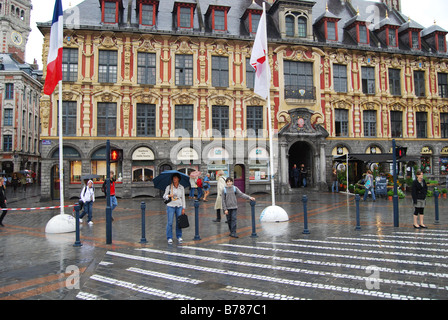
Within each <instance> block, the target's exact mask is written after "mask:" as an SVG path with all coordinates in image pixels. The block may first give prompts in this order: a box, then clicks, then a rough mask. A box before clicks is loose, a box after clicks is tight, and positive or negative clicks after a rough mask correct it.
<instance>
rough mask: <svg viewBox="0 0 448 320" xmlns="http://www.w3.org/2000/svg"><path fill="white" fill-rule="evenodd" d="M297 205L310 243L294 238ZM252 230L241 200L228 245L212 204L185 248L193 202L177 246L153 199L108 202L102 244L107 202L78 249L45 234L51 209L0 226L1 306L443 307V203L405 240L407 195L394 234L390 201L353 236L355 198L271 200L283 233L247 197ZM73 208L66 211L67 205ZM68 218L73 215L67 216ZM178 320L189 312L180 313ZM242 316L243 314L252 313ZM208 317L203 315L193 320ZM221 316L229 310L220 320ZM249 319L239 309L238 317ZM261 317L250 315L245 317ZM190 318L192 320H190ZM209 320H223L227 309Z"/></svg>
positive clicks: (30, 198)
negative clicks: (375, 302) (281, 217)
mask: <svg viewBox="0 0 448 320" xmlns="http://www.w3.org/2000/svg"><path fill="white" fill-rule="evenodd" d="M27 192H28V194H26V195H22V194H20V195H18V196H16V197H12V196H10V197H9V199H10V201H9V206H10V207H21V208H23V207H46V206H57V205H59V202H58V201H51V202H45V203H43V202H39V195H38V190H37V188H36V189H35V190H34V193H33V192H32V189H30V190H28V191H27ZM304 194H305V195H307V197H308V202H307V213H308V230H309V234H304V233H303V231H304V206H303V202H302V196H303V195H304ZM255 198H256V200H257V202H256V206H255V216H256V220H255V222H256V229H255V233H256V234H254V230H253V228H252V219H251V206H250V204H249V202H246V201H243V200H239V203H238V205H239V209H238V220H237V227H238V229H237V234H238V236H239V238H237V239H235V238H231V237H229V230H228V226H227V224H226V223H225V222H224V220H222V221H221V222H220V223H216V222H213V221H212V220H213V219H214V218H215V211H214V209H213V207H214V200H215V198H214V197H212V198H210V201H209V202H200V207H199V224H198V235H199V237H200V240H194V238H195V236H196V232H195V219H194V206H193V201H191V200H190V201H189V202H188V208H187V214H188V215H189V219H190V227H189V228H187V229H184V230H183V243H182V244H179V243H178V242H177V241H176V239H174V243H173V244H172V245H169V244H168V243H167V241H166V236H165V229H166V213H165V205H164V204H163V202H162V200H161V199H159V198H137V199H126V200H124V199H118V203H119V205H118V207H117V208H116V209H115V210H114V213H113V216H114V222H113V228H112V244H106V219H105V199H104V198H103V199H101V198H100V199H97V201H96V202H95V204H94V208H93V210H94V211H93V212H94V214H93V225H88V224H87V223H86V220H87V219H86V217H85V218H84V222H83V223H82V224H81V232H80V240H81V243H82V246H80V247H74V246H73V245H74V243H75V233H66V234H46V233H45V226H46V224H47V222H48V221H49V220H50V219H51V217H53V216H54V215H57V214H59V210H58V209H56V210H55V209H53V210H34V211H12V212H9V213H8V215H7V216H6V218H5V220H4V222H3V223H4V225H5V227H4V228H1V227H0V259H1V266H0V300H147V299H150V300H152V299H155V300H190V299H191V300H208V301H212V300H213V301H236V300H241V301H248V300H249V301H251V302H253V303H257V301H258V300H264V301H275V300H309V299H312V300H335V299H338V300H339V299H344V300H370V299H398V300H414V299H416V300H421V299H423V300H426V299H438V300H439V299H443V300H445V299H447V298H448V271H447V270H448V268H447V266H448V217H447V212H448V200H447V199H443V198H440V199H439V200H438V205H439V223H437V224H436V223H435V221H434V220H435V201H434V198H429V199H428V206H427V208H426V209H425V224H426V225H427V226H428V229H414V227H413V225H412V212H413V208H412V201H411V198H410V195H408V196H407V197H406V198H405V199H403V200H400V201H399V210H400V221H399V222H400V225H399V227H394V225H393V206H392V201H390V200H387V199H383V198H380V199H377V201H376V202H372V201H371V200H370V199H369V200H368V201H367V202H362V201H361V202H360V221H361V223H360V227H361V230H355V229H356V228H355V226H356V206H355V200H354V197H353V196H351V195H350V196H347V195H346V194H343V193H339V194H332V193H329V192H328V193H325V192H316V191H311V190H308V189H300V190H298V191H297V193H296V194H294V195H277V196H276V200H277V205H279V206H281V207H282V208H283V209H285V210H286V212H287V213H288V215H289V221H288V222H282V223H260V221H259V217H260V214H261V212H262V210H263V209H264V208H265V207H267V206H269V205H270V204H271V197H270V195H267V194H257V195H255ZM142 202H145V205H146V210H145V219H146V229H145V237H146V240H147V243H144V244H142V243H140V241H141V238H142V230H141V212H142V211H141V203H142ZM72 203H74V200H71V201H67V203H66V204H72ZM65 212H66V213H71V212H72V208H67V209H66V210H65ZM187 306H188V307H191V308H193V306H195V305H194V304H183V305H181V306H180V307H179V309H178V310H177V309H176V310H175V312H178V313H182V312H185V313H190V314H194V312H199V311H198V310H199V309H191V308H190V309H182V308H183V307H187ZM251 308H252V307H251ZM203 311H204V312H206V310H205V309H204V310H203ZM227 311H228V312H231V310H230V309H229V310H227ZM246 311H249V310H246ZM254 311H258V312H262V311H263V309H262V306H261V307H259V309H252V312H254ZM192 312H193V313H192ZM214 312H215V314H217V313H219V312H220V313H221V314H224V313H225V312H226V309H225V307H224V306H223V307H222V308H220V309H219V310H218V309H215V310H214Z"/></svg>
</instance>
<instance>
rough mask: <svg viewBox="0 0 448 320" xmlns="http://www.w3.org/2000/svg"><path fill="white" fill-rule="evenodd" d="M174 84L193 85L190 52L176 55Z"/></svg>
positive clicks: (191, 56)
mask: <svg viewBox="0 0 448 320" xmlns="http://www.w3.org/2000/svg"><path fill="white" fill-rule="evenodd" d="M176 85H178V86H192V85H193V55H191V54H177V55H176Z"/></svg>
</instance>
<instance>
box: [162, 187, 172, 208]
mask: <svg viewBox="0 0 448 320" xmlns="http://www.w3.org/2000/svg"><path fill="white" fill-rule="evenodd" d="M171 193H173V185H172V184H171ZM171 193H168V195H170V194H171ZM171 200H173V198H168V200H165V199H163V203H164V204H168V203H170V202H171Z"/></svg>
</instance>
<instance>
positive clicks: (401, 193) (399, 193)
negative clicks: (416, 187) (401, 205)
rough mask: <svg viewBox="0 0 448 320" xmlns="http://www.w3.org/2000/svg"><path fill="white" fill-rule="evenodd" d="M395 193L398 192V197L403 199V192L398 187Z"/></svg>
mask: <svg viewBox="0 0 448 320" xmlns="http://www.w3.org/2000/svg"><path fill="white" fill-rule="evenodd" d="M397 194H398V198H399V199H404V198H405V194H404V192H403V191H402V190H401V189H398V191H397Z"/></svg>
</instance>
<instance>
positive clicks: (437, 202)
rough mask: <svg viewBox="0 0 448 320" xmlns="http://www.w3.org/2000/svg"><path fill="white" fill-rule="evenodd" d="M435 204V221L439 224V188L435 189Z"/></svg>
mask: <svg viewBox="0 0 448 320" xmlns="http://www.w3.org/2000/svg"><path fill="white" fill-rule="evenodd" d="M434 205H435V210H436V218H435V221H434V223H435V224H439V223H440V221H439V190H437V189H436V190H435V191H434Z"/></svg>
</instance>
